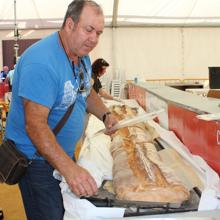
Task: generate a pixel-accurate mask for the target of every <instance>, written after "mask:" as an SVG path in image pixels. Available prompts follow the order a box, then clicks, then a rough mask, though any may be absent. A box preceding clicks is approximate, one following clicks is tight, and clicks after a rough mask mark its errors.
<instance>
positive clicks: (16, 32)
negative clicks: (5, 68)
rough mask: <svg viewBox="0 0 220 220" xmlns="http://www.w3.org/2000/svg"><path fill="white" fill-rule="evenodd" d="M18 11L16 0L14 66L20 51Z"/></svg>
mask: <svg viewBox="0 0 220 220" xmlns="http://www.w3.org/2000/svg"><path fill="white" fill-rule="evenodd" d="M16 11H17V10H16V0H14V64H16V63H17V60H18V50H19V44H18V38H19V32H18V26H17V15H16Z"/></svg>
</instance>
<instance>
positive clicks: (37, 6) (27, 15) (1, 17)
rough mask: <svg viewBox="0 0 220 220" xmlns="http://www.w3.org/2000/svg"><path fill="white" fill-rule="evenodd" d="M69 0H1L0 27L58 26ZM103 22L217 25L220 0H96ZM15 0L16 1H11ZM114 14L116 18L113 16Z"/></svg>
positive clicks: (107, 23) (218, 23)
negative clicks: (103, 17) (100, 6)
mask: <svg viewBox="0 0 220 220" xmlns="http://www.w3.org/2000/svg"><path fill="white" fill-rule="evenodd" d="M70 2H71V0H1V1H0V29H13V28H14V24H15V19H14V18H15V16H14V8H15V7H14V6H15V5H16V23H17V26H18V28H20V29H33V28H34V29H40V28H59V27H60V26H61V24H62V21H63V17H64V14H65V11H66V9H67V6H68V4H69V3H70ZM97 2H98V3H99V4H101V5H102V7H103V10H104V14H105V24H106V26H116V27H117V26H118V27H120V26H128V27H129V26H220V16H219V11H220V0H135V1H134V0H97ZM15 3H16V4H15ZM114 17H116V19H114Z"/></svg>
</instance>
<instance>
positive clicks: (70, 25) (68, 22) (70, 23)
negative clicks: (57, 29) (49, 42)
mask: <svg viewBox="0 0 220 220" xmlns="http://www.w3.org/2000/svg"><path fill="white" fill-rule="evenodd" d="M74 25H75V23H74V21H73V19H72V18H70V17H69V18H67V19H66V27H67V29H68V30H71V31H72V30H73V29H74Z"/></svg>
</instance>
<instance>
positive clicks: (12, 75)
mask: <svg viewBox="0 0 220 220" xmlns="http://www.w3.org/2000/svg"><path fill="white" fill-rule="evenodd" d="M15 66H16V64H15V65H14V69H12V70H10V71H9V72H8V74H7V77H6V79H5V82H6V83H9V89H10V91H12V81H13V77H14V72H15Z"/></svg>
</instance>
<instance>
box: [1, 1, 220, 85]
mask: <svg viewBox="0 0 220 220" xmlns="http://www.w3.org/2000/svg"><path fill="white" fill-rule="evenodd" d="M71 1H72V0H0V39H1V40H13V39H15V36H14V28H15V19H14V6H15V5H16V24H17V27H18V29H19V34H20V36H19V37H20V39H39V38H43V37H44V36H46V35H48V34H50V33H51V32H54V31H57V30H58V29H59V28H60V27H61V24H62V22H63V18H64V15H65V12H66V9H67V7H68V4H69V3H70V2H71ZM96 1H97V3H99V4H101V6H102V8H103V10H104V14H105V27H106V28H105V30H104V33H103V35H102V36H101V38H100V42H99V44H98V46H97V47H96V48H95V49H94V50H93V51H92V53H91V54H90V56H91V58H92V61H93V60H94V59H96V58H98V57H103V58H104V59H106V60H107V61H108V62H109V63H110V67H109V68H108V72H109V73H110V74H106V77H108V79H107V81H110V80H111V79H114V78H118V77H121V78H123V79H134V78H135V77H138V78H139V79H159V78H178V79H184V78H208V67H209V66H220V41H219V39H220V0H96ZM15 3H16V4H15ZM1 40H0V41H1ZM0 43H1V42H0ZM1 53H2V48H0V54H1ZM3 64H4V62H3V58H2V59H0V66H2V65H3Z"/></svg>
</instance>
